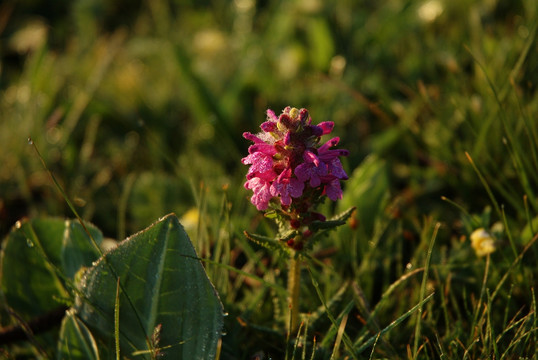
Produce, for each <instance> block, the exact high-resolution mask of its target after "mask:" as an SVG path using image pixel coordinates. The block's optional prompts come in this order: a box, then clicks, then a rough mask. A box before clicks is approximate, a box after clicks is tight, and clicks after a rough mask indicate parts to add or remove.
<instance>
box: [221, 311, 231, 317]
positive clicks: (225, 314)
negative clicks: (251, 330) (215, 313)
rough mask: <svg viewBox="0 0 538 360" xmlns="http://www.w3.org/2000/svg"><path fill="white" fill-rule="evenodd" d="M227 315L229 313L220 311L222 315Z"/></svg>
mask: <svg viewBox="0 0 538 360" xmlns="http://www.w3.org/2000/svg"><path fill="white" fill-rule="evenodd" d="M228 315H230V314H228V313H227V312H223V313H222V316H225V317H226V316H228Z"/></svg>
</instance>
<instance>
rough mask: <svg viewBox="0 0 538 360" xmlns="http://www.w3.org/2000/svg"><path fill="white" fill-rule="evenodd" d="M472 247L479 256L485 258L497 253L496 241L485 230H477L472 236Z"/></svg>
mask: <svg viewBox="0 0 538 360" xmlns="http://www.w3.org/2000/svg"><path fill="white" fill-rule="evenodd" d="M471 246H472V247H473V249H474V251H475V253H476V255H477V256H485V255H488V254H491V253H492V252H494V251H495V249H496V247H495V239H494V238H493V237H492V236H491V235H490V233H488V232H487V231H486V230H484V229H483V228H479V229H476V230H475V231H473V233H472V234H471Z"/></svg>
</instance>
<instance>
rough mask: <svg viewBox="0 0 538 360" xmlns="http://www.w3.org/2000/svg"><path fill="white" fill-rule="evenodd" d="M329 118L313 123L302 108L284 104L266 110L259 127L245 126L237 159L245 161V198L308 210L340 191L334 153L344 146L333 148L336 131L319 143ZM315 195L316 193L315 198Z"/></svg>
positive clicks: (340, 175)
mask: <svg viewBox="0 0 538 360" xmlns="http://www.w3.org/2000/svg"><path fill="white" fill-rule="evenodd" d="M333 127H334V123H333V122H332V121H324V122H321V123H319V124H318V125H312V118H311V117H310V115H309V114H308V111H307V110H306V109H300V110H299V109H296V108H292V107H289V106H288V107H286V108H285V109H284V110H283V112H282V114H280V115H279V116H278V117H277V116H276V115H275V113H274V112H273V111H272V110H267V119H266V121H265V122H264V123H262V124H261V125H260V128H261V130H262V131H261V132H260V133H258V134H251V133H249V132H246V133H244V134H243V137H244V138H245V139H247V140H250V141H252V142H253V145H251V146H250V147H249V150H248V151H249V155H248V156H246V157H244V158H243V159H242V163H243V164H245V165H250V168H249V170H248V173H247V181H246V183H245V187H246V188H247V189H250V190H252V191H253V195H252V197H251V199H250V201H251V202H252V203H253V204H254V205H255V206H256V208H258V210H266V209H267V208H268V207H269V204H270V202H271V200H273V199H275V200H276V204H278V202H280V207H281V208H284V209H289V208H290V207H295V208H296V210H297V211H295V212H294V213H293V215H294V216H298V215H297V214H298V213H303V215H304V213H308V212H309V211H310V210H311V209H310V207H311V206H312V205H315V203H317V202H318V201H319V197H320V196H323V195H326V196H327V197H329V199H331V200H337V199H340V198H341V197H342V189H341V187H340V180H346V179H347V174H346V172H345V171H344V169H343V168H342V163H341V162H340V159H339V157H341V156H347V155H348V153H349V152H348V151H347V150H341V149H334V147H335V146H336V145H337V144H338V142H339V141H340V139H339V138H338V137H335V138H332V139H330V140H328V141H327V142H326V143H324V144H323V145H321V146H320V145H319V143H320V140H321V136H323V135H327V134H330V133H331V132H332V130H333ZM315 197H317V199H314V198H315Z"/></svg>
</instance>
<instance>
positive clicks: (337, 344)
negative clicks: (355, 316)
mask: <svg viewBox="0 0 538 360" xmlns="http://www.w3.org/2000/svg"><path fill="white" fill-rule="evenodd" d="M351 304H352V303H351ZM348 316H349V312H348V313H345V314H344V316H343V317H342V319H341V320H340V326H338V332H337V333H336V340H335V342H334V347H333V352H332V354H331V360H332V359H336V356H337V354H338V350H339V348H340V344H341V342H342V335H343V334H344V330H345V328H346V325H347V319H348Z"/></svg>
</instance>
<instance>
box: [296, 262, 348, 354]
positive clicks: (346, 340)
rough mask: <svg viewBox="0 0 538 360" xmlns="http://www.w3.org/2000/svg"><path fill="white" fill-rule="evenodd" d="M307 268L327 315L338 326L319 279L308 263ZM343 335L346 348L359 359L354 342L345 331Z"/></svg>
mask: <svg viewBox="0 0 538 360" xmlns="http://www.w3.org/2000/svg"><path fill="white" fill-rule="evenodd" d="M306 268H307V270H308V273H309V274H310V280H311V282H312V285H313V286H314V289H315V290H316V293H317V295H318V298H319V300H320V301H321V303H322V305H323V307H324V308H325V311H326V312H327V317H328V318H329V320H330V321H331V323H332V324H333V326H335V327H338V326H339V324H338V323H337V322H336V319H335V318H334V316H333V315H332V313H331V311H330V310H329V308H328V306H327V303H326V302H325V298H324V297H323V294H322V293H321V289H320V288H319V284H318V282H317V280H316V279H314V275H313V274H312V270H311V269H310V266H308V264H307V265H306ZM342 337H343V341H344V345H345V346H346V349H347V350H348V351H349V352H350V353H351V356H352V357H353V359H355V360H357V359H358V358H357V356H356V355H355V353H354V351H353V344H352V342H351V339H350V338H349V336H348V335H347V334H346V333H345V332H344V333H343V335H342Z"/></svg>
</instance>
